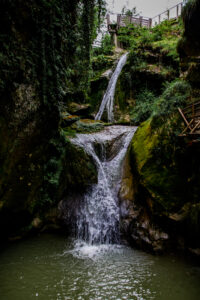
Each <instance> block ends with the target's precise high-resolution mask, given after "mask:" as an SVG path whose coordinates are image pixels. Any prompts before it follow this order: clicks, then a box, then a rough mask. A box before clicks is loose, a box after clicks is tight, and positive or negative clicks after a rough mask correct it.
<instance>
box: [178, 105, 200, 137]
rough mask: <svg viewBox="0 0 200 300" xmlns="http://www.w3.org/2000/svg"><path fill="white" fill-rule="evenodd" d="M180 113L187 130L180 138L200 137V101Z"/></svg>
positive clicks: (180, 110)
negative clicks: (188, 136) (187, 136)
mask: <svg viewBox="0 0 200 300" xmlns="http://www.w3.org/2000/svg"><path fill="white" fill-rule="evenodd" d="M178 111H179V113H180V115H181V117H182V118H183V120H184V122H185V128H184V130H183V132H182V133H181V134H180V136H186V135H200V101H198V102H194V103H192V104H190V105H188V106H186V107H185V108H184V109H180V108H178Z"/></svg>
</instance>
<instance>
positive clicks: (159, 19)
mask: <svg viewBox="0 0 200 300" xmlns="http://www.w3.org/2000/svg"><path fill="white" fill-rule="evenodd" d="M160 21H161V18H160V15H159V16H158V24H160Z"/></svg>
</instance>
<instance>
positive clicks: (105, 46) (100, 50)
mask: <svg viewBox="0 0 200 300" xmlns="http://www.w3.org/2000/svg"><path fill="white" fill-rule="evenodd" d="M112 54H113V45H112V42H111V36H110V34H105V35H104V37H103V38H102V41H101V46H100V47H95V48H94V49H93V56H98V55H112Z"/></svg>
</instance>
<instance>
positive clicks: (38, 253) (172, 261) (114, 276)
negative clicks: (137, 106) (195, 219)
mask: <svg viewBox="0 0 200 300" xmlns="http://www.w3.org/2000/svg"><path fill="white" fill-rule="evenodd" d="M0 299H1V300H28V299H59V300H60V299H63V300H69V299H70V300H74V299H78V300H82V299H85V300H88V299H91V300H100V299H108V300H110V299H116V300H121V299H128V300H131V299H140V300H142V299H145V300H150V299H159V300H162V299H166V300H168V299H169V300H170V299H171V300H198V299H200V268H198V267H195V266H193V265H190V264H187V263H184V262H183V261H182V260H180V259H178V258H175V257H165V256H164V257H163V256H162V257H156V256H152V255H149V254H146V253H143V252H141V251H137V250H133V249H131V248H129V247H125V246H110V247H108V246H99V247H95V246H94V247H91V246H87V245H86V244H85V245H80V244H76V246H75V249H74V248H73V245H72V244H71V242H70V241H67V240H66V239H65V238H64V237H61V236H55V235H42V236H40V237H35V238H32V239H29V240H26V241H22V242H18V243H15V244H12V245H10V246H9V247H8V248H7V249H5V250H4V251H3V252H1V255H0Z"/></svg>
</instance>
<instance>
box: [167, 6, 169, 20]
mask: <svg viewBox="0 0 200 300" xmlns="http://www.w3.org/2000/svg"><path fill="white" fill-rule="evenodd" d="M167 19H168V20H169V9H168V10H167Z"/></svg>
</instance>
